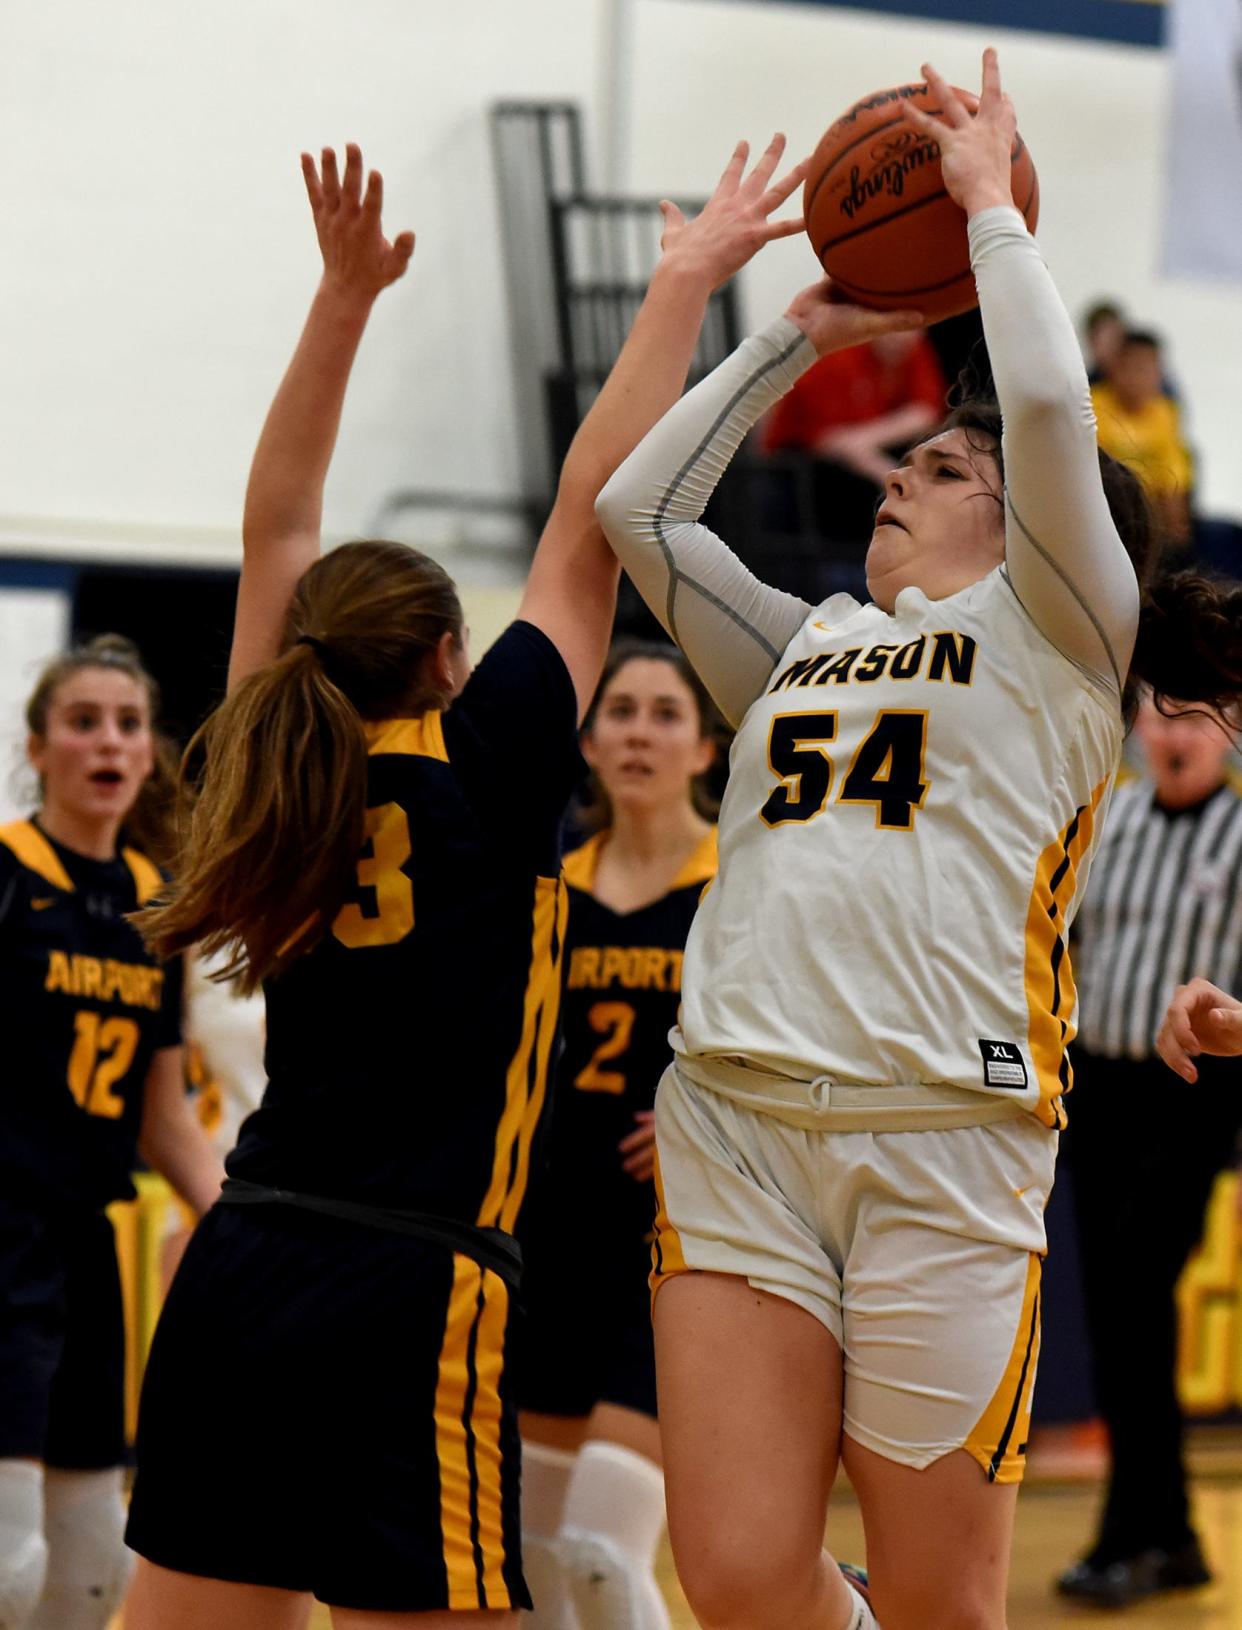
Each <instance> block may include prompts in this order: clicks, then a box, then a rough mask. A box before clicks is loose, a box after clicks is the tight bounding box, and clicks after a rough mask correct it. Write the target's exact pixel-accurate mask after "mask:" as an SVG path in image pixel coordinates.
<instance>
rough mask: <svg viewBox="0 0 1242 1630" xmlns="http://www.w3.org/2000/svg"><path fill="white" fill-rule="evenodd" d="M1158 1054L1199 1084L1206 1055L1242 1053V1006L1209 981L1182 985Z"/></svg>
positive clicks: (1159, 1040) (1166, 1019)
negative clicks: (1201, 1061) (1198, 1060)
mask: <svg viewBox="0 0 1242 1630" xmlns="http://www.w3.org/2000/svg"><path fill="white" fill-rule="evenodd" d="M1156 1051H1157V1052H1158V1053H1159V1054H1160V1057H1161V1058H1162V1059H1163V1060H1164V1062H1165V1063H1166V1064H1167V1065H1168V1066H1169V1068H1170V1069H1171V1070H1176V1071H1177V1073H1178V1075H1180V1076H1181V1077H1182V1078H1183V1079H1184V1080H1186V1081H1197V1080H1198V1078H1199V1072H1198V1070H1197V1069H1196V1068H1195V1066H1194V1063H1193V1062H1192V1061H1193V1060H1194V1059H1196V1058H1198V1057H1199V1056H1200V1054H1202V1053H1210V1054H1213V1055H1215V1056H1216V1057H1218V1058H1219V1057H1224V1058H1228V1057H1232V1056H1234V1055H1235V1054H1238V1053H1242V1002H1239V1001H1238V1000H1237V999H1236V998H1235V997H1233V996H1230V995H1229V994H1228V993H1227V992H1226V991H1223V990H1220V989H1218V987H1217V986H1215V985H1213V984H1211V983H1210V982H1209V981H1208V980H1206V979H1192V980H1191V981H1190V983H1189V984H1188V985H1179V986H1178V987H1177V991H1176V992H1175V994H1174V997H1173V1000H1172V1001H1171V1002H1170V1003H1169V1010H1168V1012H1167V1013H1166V1014H1165V1016H1164V1023H1163V1024H1162V1025H1161V1026H1160V1032H1159V1034H1158V1035H1157V1037H1156Z"/></svg>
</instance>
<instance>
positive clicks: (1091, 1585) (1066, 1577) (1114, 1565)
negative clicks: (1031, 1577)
mask: <svg viewBox="0 0 1242 1630" xmlns="http://www.w3.org/2000/svg"><path fill="white" fill-rule="evenodd" d="M1211 1582H1212V1575H1211V1573H1210V1572H1209V1570H1208V1566H1207V1563H1206V1562H1205V1561H1204V1560H1203V1552H1202V1551H1201V1550H1200V1549H1199V1541H1198V1540H1197V1539H1189V1540H1187V1542H1186V1543H1185V1545H1183V1546H1181V1547H1180V1548H1179V1549H1178V1550H1176V1551H1163V1550H1158V1549H1154V1548H1153V1549H1152V1550H1148V1551H1140V1552H1138V1554H1137V1555H1135V1556H1127V1557H1120V1558H1118V1559H1117V1560H1116V1561H1115V1562H1108V1563H1099V1562H1094V1561H1092V1559H1091V1558H1090V1557H1087V1558H1085V1559H1084V1560H1083V1561H1082V1562H1076V1563H1075V1564H1074V1566H1073V1567H1072V1568H1068V1569H1067V1570H1066V1571H1065V1572H1064V1573H1063V1574H1062V1575H1061V1577H1060V1578H1059V1579H1058V1580H1057V1590H1058V1591H1059V1592H1060V1594H1061V1595H1062V1596H1072V1597H1074V1598H1075V1599H1076V1600H1077V1601H1080V1602H1094V1603H1095V1604H1096V1605H1097V1606H1098V1607H1128V1606H1129V1605H1130V1603H1131V1602H1137V1601H1140V1600H1141V1599H1142V1598H1143V1597H1144V1596H1155V1595H1157V1594H1159V1592H1161V1591H1165V1590H1190V1589H1193V1588H1195V1587H1196V1586H1198V1585H1210V1584H1211Z"/></svg>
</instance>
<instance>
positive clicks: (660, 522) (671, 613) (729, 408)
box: [654, 334, 804, 663]
mask: <svg viewBox="0 0 1242 1630" xmlns="http://www.w3.org/2000/svg"><path fill="white" fill-rule="evenodd" d="M803 338H804V336H803V335H802V334H799V335H798V336H797V338H796V339H794V340H791V341H790V343H789V344H788V345H787V346H786V347H785V349H784V350H783V351H781V352H779V353H778V354H777V355H776V356H775V357H771V358H769V360H768V361H767V362H765V363H763V364H762V365H761V366H760V367H758V368H756V369H755V371H754V372H753V373H752V374H751V375H750V376H749V377H748V378H747V379H746V380H745V381H744V383H743V384H741V385H740V386H739V387H738V389H737V390H736V391H735V392H734V393H733V395H732V396H731V397H730V398H729V400H728V402H726V404H725V405H724V407H723V408H722V409H721V410H720V412H719V413H718V414H717V415H716V418H715V420H714V421H713V423H712V425H711V427H710V429H709V430H708V432H707V434H706V435H705V436H704V437H703V439H702V441H700V443H699V445H698V446H697V447H696V448H695V450H694V452H693V453H691V454H690V457H689V458H688V459H687V460H686V461H685V463H684V464H683V465H682V467H681V469H680V470H678V472H677V474H676V475H675V476H674V477H673V479H672V480H671V481H670V482H669V484H668V487H667V489H666V490H665V493H664V496H663V498H661V500H660V503H659V505H658V507H657V509H656V512H655V517H654V524H655V535H656V542H657V543H658V544H659V546H660V552H661V554H662V555H663V556H664V560H665V564H666V565H667V567H668V573H669V584H668V599H667V601H666V602H665V614H666V616H667V618H668V631H669V633H670V634H671V635H672V637H673V639H674V640H677V643H678V644H680V643H681V641H680V640H678V639H677V614H676V610H675V606H676V600H677V585H678V584H679V583H684V584H685V585H686V586H687V588H691V589H694V590H695V591H696V592H697V593H698V594H701V595H702V596H703V598H704V599H705V600H707V601H708V602H709V603H710V604H711V605H713V606H715V607H716V608H717V610H719V611H721V612H723V613H724V615H725V616H726V617H727V618H728V619H729V621H730V622H732V623H735V624H736V625H737V627H738V628H740V629H741V631H742V632H743V633H744V634H748V635H749V636H750V638H751V639H752V640H754V642H755V644H756V645H758V646H759V648H760V649H761V650H762V651H763V652H764V654H765V655H766V656H768V657H770V658H771V660H772V661H773V663H775V662H777V661H779V659H780V654H781V653H780V652H779V651H778V650H777V649H776V647H775V646H774V645H773V644H772V643H771V642H770V641H769V640H766V639H764V637H763V635H762V634H761V633H760V632H759V630H758V629H757V628H755V627H754V626H753V624H751V623H748V622H747V621H746V619H745V618H744V617H743V616H742V615H741V614H740V612H737V611H734V609H733V607H732V606H729V605H726V604H725V602H724V601H723V600H721V599H719V598H718V597H717V596H716V595H715V594H713V593H712V591H711V590H710V589H709V588H707V587H706V585H704V584H702V583H700V582H698V580H697V579H695V578H693V577H691V576H690V575H689V573H687V572H683V571H682V570H681V568H680V567H679V566H678V564H677V561H676V558H675V556H674V554H673V551H672V549H671V548H670V547H669V543H668V540H667V537H666V535H665V530H664V522H665V516H666V515H667V513H668V508H669V505H670V504H671V503H672V502H673V499H674V498H675V497H676V496H677V493H678V491H679V489H680V488H681V486H682V485H683V484H684V482H685V481H686V479H687V477H688V476H689V474H690V472H691V470H693V468H694V466H695V465H696V464H697V463H698V461H699V459H701V458H702V456H703V454H704V453H705V452H706V451H707V449H708V448H709V447H710V446H711V444H712V442H713V440H714V439H715V437H716V434H717V432H718V431H719V429H720V427H721V425H723V424H724V423H725V422H726V421H727V420H728V418H729V415H730V414H731V413H732V412H733V410H734V409H735V408H736V407H737V405H738V403H739V402H741V401H743V400H744V399H745V397H747V396H748V395H749V394H750V392H751V391H752V390H754V388H755V386H756V385H757V384H758V383H759V381H760V380H761V379H763V378H764V377H765V375H767V374H769V373H771V372H772V370H773V369H774V368H779V367H781V366H782V365H783V364H784V363H786V362H788V360H789V358H790V357H791V356H793V354H794V352H795V351H797V350H798V349H799V347H800V346H801V345H802V341H803Z"/></svg>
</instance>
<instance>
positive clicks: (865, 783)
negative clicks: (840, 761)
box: [759, 708, 929, 832]
mask: <svg viewBox="0 0 1242 1630" xmlns="http://www.w3.org/2000/svg"><path fill="white" fill-rule="evenodd" d="M838 717H839V715H838V714H837V713H835V712H832V713H778V714H777V715H776V717H775V718H774V719H773V720H772V726H771V729H770V731H769V733H768V764H769V765H770V767H771V769H772V773H773V774H774V775H776V776H778V777H779V778H780V785H779V786H777V787H774V788H773V790H772V792H771V793H770V794H769V795H768V799H767V801H766V803H765V804H764V806H763V808H762V809H761V810H760V811H759V814H760V816H761V817H762V819H763V820H764V821H765V822H766V823H767V825H768V826H785V825H786V824H787V823H789V822H790V821H813V820H814V819H815V817H816V816H817V815H820V814H822V813H823V811H824V809H825V808H826V807H827V804H828V797H829V794H830V793H831V791H832V786H833V781H834V779H835V766H834V763H833V759H832V757H831V756H830V754H829V752H828V748H829V746H830V745H831V743H832V742H834V741H835V740H836V736H837V720H838ZM926 747H927V714H926V713H925V712H923V711H922V710H921V709H913V708H912V709H898V710H891V709H890V710H886V711H884V712H881V713H877V714H876V717H875V723H874V724H873V725H872V727H871V729H870V731H869V732H868V733H867V735H866V736H864V737H863V739H862V741H861V742H860V743H859V744H858V748H857V750H856V751H855V753H854V756H853V758H852V759H851V760H850V765H849V768H848V769H847V770H846V772H845V775H844V777H843V778H842V781H841V790H840V791H839V792H838V793H837V796H836V799H835V802H836V803H838V804H874V805H875V824H876V826H877V827H879V828H881V829H883V830H884V831H889V832H909V831H910V830H911V829H912V828H913V826H914V812H915V810H916V809H921V808H922V807H923V800H924V799H925V798H926V796H927V788H928V785H929V783H928V781H927V780H926V778H925V776H924V774H923V756H924V753H925V751H926Z"/></svg>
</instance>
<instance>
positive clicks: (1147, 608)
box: [933, 397, 1242, 727]
mask: <svg viewBox="0 0 1242 1630" xmlns="http://www.w3.org/2000/svg"><path fill="white" fill-rule="evenodd" d="M940 428H941V431H944V430H956V429H961V430H964V431H965V432H966V435H967V438H968V440H970V442H971V445H972V446H973V447H976V448H978V449H979V450H980V451H981V452H987V453H989V454H990V455H991V456H992V457H993V458H994V459H995V460H996V463H997V466H998V468H999V470H1000V474H1001V480H1002V481H1003V480H1004V477H1005V466H1004V459H1003V454H1002V451H1001V413H1000V408H999V406H998V405H997V403H996V402H995V401H993V400H991V399H989V398H980V397H973V398H972V397H967V398H966V399H965V400H964V401H962V402H960V403H959V404H958V405H957V406H956V407H954V408H952V409H951V410H950V412H949V415H948V417H947V418H946V419H945V421H944V423H943V425H942V426H941V427H940ZM933 434H939V432H933ZM1099 460H1100V480H1101V483H1102V485H1103V488H1104V496H1105V498H1106V500H1107V502H1108V508H1109V513H1110V514H1111V515H1112V518H1113V524H1114V525H1115V526H1116V528H1117V532H1118V534H1119V536H1120V538H1121V541H1122V543H1123V544H1124V545H1125V549H1126V553H1127V554H1128V555H1129V557H1130V561H1131V563H1132V565H1133V566H1134V571H1135V575H1136V576H1137V578H1138V583H1139V593H1140V596H1141V598H1140V601H1139V624H1138V635H1137V638H1136V640H1135V644H1134V654H1133V656H1132V657H1131V659H1130V672H1129V675H1128V677H1127V676H1125V675H1122V676H1121V678H1122V679H1123V681H1124V689H1123V693H1122V712H1123V714H1124V715H1125V719H1126V722H1127V724H1129V723H1130V722H1132V720H1133V718H1134V714H1135V711H1136V710H1137V707H1138V699H1139V694H1140V691H1141V688H1142V685H1144V684H1146V685H1148V686H1150V687H1151V690H1152V693H1153V696H1154V698H1155V701H1156V705H1157V707H1162V706H1163V704H1165V703H1166V702H1174V701H1176V702H1179V703H1186V702H1199V703H1202V704H1203V705H1204V706H1205V707H1207V708H1211V709H1214V710H1219V711H1220V712H1222V713H1223V714H1224V715H1225V716H1226V718H1228V719H1229V720H1230V721H1231V722H1232V723H1233V724H1234V726H1235V727H1236V726H1237V724H1238V717H1237V712H1238V704H1239V702H1242V583H1235V582H1230V581H1227V580H1221V579H1215V578H1211V577H1206V576H1204V575H1203V574H1202V573H1200V572H1196V571H1177V572H1161V570H1160V557H1161V555H1162V553H1163V550H1164V547H1165V543H1166V539H1165V537H1164V535H1163V533H1162V530H1161V527H1160V525H1159V523H1158V522H1157V520H1156V516H1155V512H1154V510H1153V509H1152V506H1151V504H1150V503H1149V502H1148V499H1147V495H1146V494H1145V492H1144V491H1143V488H1142V485H1141V483H1140V482H1139V479H1138V477H1137V476H1136V475H1135V474H1134V472H1133V470H1131V469H1129V468H1128V467H1127V466H1126V465H1124V464H1122V463H1120V462H1119V460H1117V459H1115V458H1112V457H1110V456H1109V454H1107V453H1105V452H1104V451H1103V449H1101V450H1100V453H1099Z"/></svg>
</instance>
